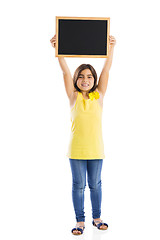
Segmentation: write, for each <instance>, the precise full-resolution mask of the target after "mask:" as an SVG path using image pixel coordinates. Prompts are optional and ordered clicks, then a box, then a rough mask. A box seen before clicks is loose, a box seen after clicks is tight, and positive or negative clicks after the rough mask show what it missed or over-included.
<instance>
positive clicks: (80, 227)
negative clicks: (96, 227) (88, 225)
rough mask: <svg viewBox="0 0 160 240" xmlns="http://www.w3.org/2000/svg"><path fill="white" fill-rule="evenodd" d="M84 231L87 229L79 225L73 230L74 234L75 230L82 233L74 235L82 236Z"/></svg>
mask: <svg viewBox="0 0 160 240" xmlns="http://www.w3.org/2000/svg"><path fill="white" fill-rule="evenodd" d="M82 228H83V229H82ZM84 229H85V226H81V225H78V226H77V227H75V228H73V229H72V230H71V232H72V233H73V231H74V230H78V231H80V232H81V233H76V234H74V233H73V235H81V234H83V231H84Z"/></svg>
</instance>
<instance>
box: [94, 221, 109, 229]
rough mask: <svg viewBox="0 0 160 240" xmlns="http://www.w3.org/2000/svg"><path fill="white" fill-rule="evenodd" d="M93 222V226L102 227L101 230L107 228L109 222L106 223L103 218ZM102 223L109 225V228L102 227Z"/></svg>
mask: <svg viewBox="0 0 160 240" xmlns="http://www.w3.org/2000/svg"><path fill="white" fill-rule="evenodd" d="M96 223H98V224H96ZM92 224H93V226H95V227H97V228H98V229H100V230H107V229H108V224H107V223H104V222H103V221H102V220H97V221H96V220H93V221H92ZM102 225H105V226H107V229H103V228H100V227H101V226H102Z"/></svg>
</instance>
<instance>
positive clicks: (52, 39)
mask: <svg viewBox="0 0 160 240" xmlns="http://www.w3.org/2000/svg"><path fill="white" fill-rule="evenodd" d="M50 42H51V45H52V47H54V48H55V47H56V34H55V35H54V37H53V38H51V40H50Z"/></svg>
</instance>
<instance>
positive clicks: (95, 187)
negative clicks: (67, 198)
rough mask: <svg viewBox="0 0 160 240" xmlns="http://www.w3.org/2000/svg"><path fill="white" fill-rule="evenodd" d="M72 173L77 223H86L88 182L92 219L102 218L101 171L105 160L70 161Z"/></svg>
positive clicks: (73, 199)
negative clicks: (85, 192)
mask: <svg viewBox="0 0 160 240" xmlns="http://www.w3.org/2000/svg"><path fill="white" fill-rule="evenodd" d="M69 160H70V165H71V172H72V201H73V206H74V211H75V215H76V220H77V222H85V216H84V190H85V186H86V173H87V181H88V186H89V189H90V199H91V204H92V217H93V219H95V218H100V215H101V200H102V189H101V170H102V164H103V159H93V160H81V159H70V158H69Z"/></svg>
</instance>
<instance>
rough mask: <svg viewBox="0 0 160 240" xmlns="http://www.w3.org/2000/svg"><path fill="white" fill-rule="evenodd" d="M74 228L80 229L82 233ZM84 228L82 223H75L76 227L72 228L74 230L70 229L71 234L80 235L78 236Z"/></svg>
mask: <svg viewBox="0 0 160 240" xmlns="http://www.w3.org/2000/svg"><path fill="white" fill-rule="evenodd" d="M76 228H80V229H82V232H81V231H79V230H77V229H76ZM84 228H85V226H84V222H77V224H76V227H75V228H73V229H74V230H73V229H72V233H73V234H74V235H80V234H82V233H83V230H84Z"/></svg>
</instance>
